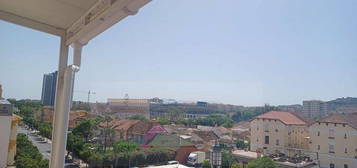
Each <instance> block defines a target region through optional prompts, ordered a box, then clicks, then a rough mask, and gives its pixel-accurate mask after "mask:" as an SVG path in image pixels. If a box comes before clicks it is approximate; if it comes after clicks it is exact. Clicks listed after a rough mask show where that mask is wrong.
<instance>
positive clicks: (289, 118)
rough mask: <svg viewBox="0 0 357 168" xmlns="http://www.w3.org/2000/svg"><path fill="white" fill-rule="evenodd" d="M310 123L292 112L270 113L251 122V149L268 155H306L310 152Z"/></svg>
mask: <svg viewBox="0 0 357 168" xmlns="http://www.w3.org/2000/svg"><path fill="white" fill-rule="evenodd" d="M308 122H309V121H307V120H306V119H305V118H302V117H300V116H298V115H297V114H294V113H291V112H283V111H270V112H267V113H264V114H261V115H259V116H257V117H255V118H254V119H253V120H251V121H250V129H251V137H250V138H251V139H250V144H251V146H250V149H251V150H252V151H255V152H260V153H263V154H266V155H270V154H278V153H283V154H285V155H287V156H295V155H299V156H302V155H304V151H305V150H308V147H309V146H308V140H307V137H308V135H309V134H308Z"/></svg>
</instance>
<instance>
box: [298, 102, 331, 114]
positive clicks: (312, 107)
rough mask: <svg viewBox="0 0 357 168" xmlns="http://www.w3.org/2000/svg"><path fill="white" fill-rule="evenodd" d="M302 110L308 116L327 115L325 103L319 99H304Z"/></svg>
mask: <svg viewBox="0 0 357 168" xmlns="http://www.w3.org/2000/svg"><path fill="white" fill-rule="evenodd" d="M302 104H303V108H302V112H303V113H304V115H305V116H307V117H310V118H317V117H325V116H327V115H328V114H327V104H326V103H325V102H323V101H321V100H305V101H303V102H302Z"/></svg>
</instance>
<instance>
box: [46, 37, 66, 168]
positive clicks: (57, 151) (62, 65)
mask: <svg viewBox="0 0 357 168" xmlns="http://www.w3.org/2000/svg"><path fill="white" fill-rule="evenodd" d="M67 64H68V45H66V39H65V38H64V37H61V47H60V56H59V65H58V75H57V88H56V99H55V100H56V101H55V109H54V115H53V116H54V117H53V124H52V128H53V131H52V147H51V160H50V168H63V167H64V157H65V150H66V139H67V127H68V114H69V105H68V103H66V102H68V100H66V97H68V95H66V94H65V93H67V91H66V90H67V89H68V88H67V87H68V85H67V86H65V73H66V68H67Z"/></svg>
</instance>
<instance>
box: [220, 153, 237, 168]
mask: <svg viewBox="0 0 357 168" xmlns="http://www.w3.org/2000/svg"><path fill="white" fill-rule="evenodd" d="M233 162H235V159H234V157H233V155H232V153H231V152H223V153H222V168H230V167H231V166H232V164H233Z"/></svg>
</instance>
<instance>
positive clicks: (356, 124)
mask: <svg viewBox="0 0 357 168" xmlns="http://www.w3.org/2000/svg"><path fill="white" fill-rule="evenodd" d="M319 122H329V123H341V124H348V125H350V126H351V127H353V128H355V129H357V113H350V114H332V115H329V116H327V117H325V118H322V119H320V120H319Z"/></svg>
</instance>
